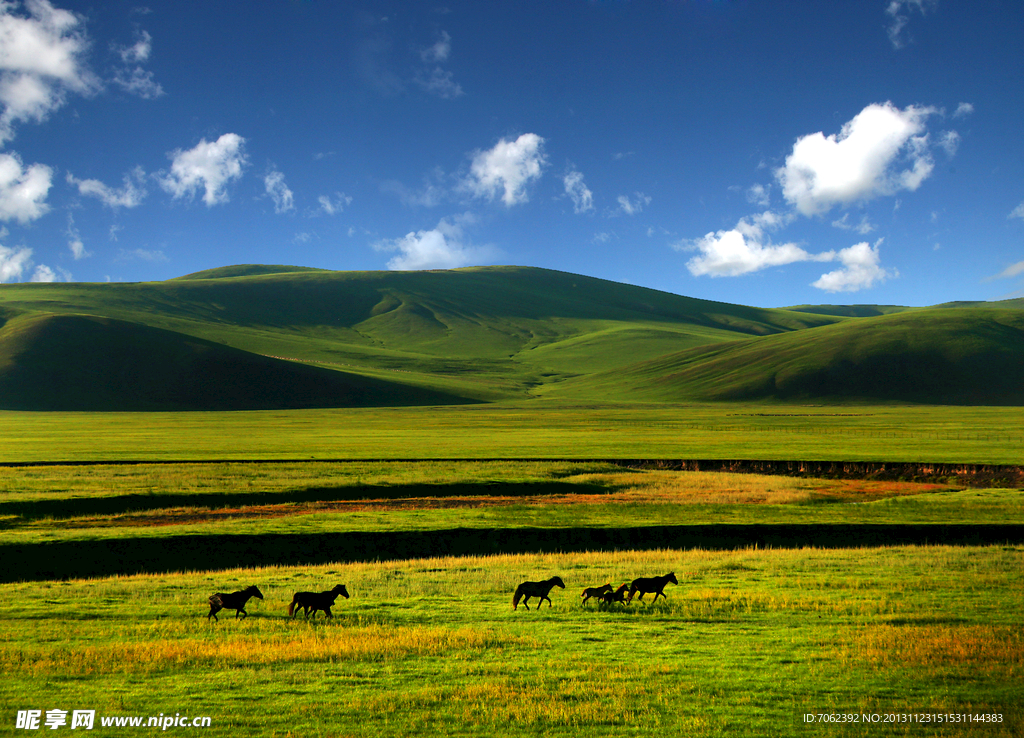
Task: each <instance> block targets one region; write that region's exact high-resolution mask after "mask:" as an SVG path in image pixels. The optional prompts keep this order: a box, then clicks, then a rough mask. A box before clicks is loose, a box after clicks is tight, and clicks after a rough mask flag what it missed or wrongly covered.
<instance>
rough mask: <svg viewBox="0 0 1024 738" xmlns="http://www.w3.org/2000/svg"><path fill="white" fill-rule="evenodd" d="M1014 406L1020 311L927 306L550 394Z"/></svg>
mask: <svg viewBox="0 0 1024 738" xmlns="http://www.w3.org/2000/svg"><path fill="white" fill-rule="evenodd" d="M598 393H604V394H605V395H606V396H609V397H610V398H618V399H622V398H624V397H632V398H634V399H649V400H661V401H680V400H784V401H815V402H918V403H930V404H979V405H1021V404H1024V312H1018V311H1007V310H992V309H979V308H973V309H969V308H965V309H963V310H942V309H931V310H922V311H915V312H907V313H898V314H895V315H887V316H881V317H877V318H872V319H863V320H851V321H847V322H844V323H840V324H836V325H830V326H822V327H820V328H813V329H809V330H805V331H799V332H795V333H788V334H783V335H775V336H766V337H764V338H757V339H749V340H745V341H734V342H729V343H721V344H717V345H714V346H704V347H700V348H695V349H691V350H688V351H683V352H679V353H676V354H671V355H667V356H664V357H660V358H658V359H654V360H651V361H647V362H641V363H638V364H635V365H633V366H631V367H627V368H625V369H620V370H617V371H616V372H615V373H614V374H597V375H594V376H591V377H588V378H585V379H581V380H578V381H577V382H575V383H572V382H569V383H566V384H565V385H564V386H562V387H560V388H558V390H557V391H553V392H552V395H553V396H566V397H571V396H573V395H582V396H591V395H594V394H598Z"/></svg>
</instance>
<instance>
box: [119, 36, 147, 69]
mask: <svg viewBox="0 0 1024 738" xmlns="http://www.w3.org/2000/svg"><path fill="white" fill-rule="evenodd" d="M135 36H136V38H135V43H134V44H132V45H131V46H114V51H116V52H117V53H118V55H119V56H120V57H121V61H123V62H124V63H125V64H139V63H141V62H144V61H146V60H148V59H149V55H150V53H151V52H152V51H153V37H152V36H150V35H149V34H148V33H147V32H146V31H138V32H137V33H136V34H135Z"/></svg>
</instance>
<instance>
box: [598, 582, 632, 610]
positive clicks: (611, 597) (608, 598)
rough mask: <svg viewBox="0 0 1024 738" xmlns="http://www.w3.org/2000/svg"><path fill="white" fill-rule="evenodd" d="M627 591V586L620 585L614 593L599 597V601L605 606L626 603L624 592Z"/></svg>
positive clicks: (606, 593)
mask: <svg viewBox="0 0 1024 738" xmlns="http://www.w3.org/2000/svg"><path fill="white" fill-rule="evenodd" d="M627 589H629V585H628V584H620V585H619V588H618V589H617V590H615V591H614V592H605V593H604V594H603V595H601V601H602V602H604V603H605V604H606V605H610V604H612V603H613V602H621V603H623V604H625V603H626V590H627Z"/></svg>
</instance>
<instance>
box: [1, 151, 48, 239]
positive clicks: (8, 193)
mask: <svg viewBox="0 0 1024 738" xmlns="http://www.w3.org/2000/svg"><path fill="white" fill-rule="evenodd" d="M52 177H53V170H51V169H50V167H48V166H46V165H44V164H33V165H32V166H30V167H28V168H27V169H26V168H24V166H23V165H22V163H21V158H20V157H19V156H18V155H17V154H0V220H5V221H9V220H16V221H18V222H19V223H29V222H31V221H33V220H36V219H37V218H40V217H42V216H43V215H45V214H46V213H47V212H48V211H49V210H50V206H49V205H47V204H46V196H47V194H48V193H49V191H50V185H51V179H52Z"/></svg>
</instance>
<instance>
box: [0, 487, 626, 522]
mask: <svg viewBox="0 0 1024 738" xmlns="http://www.w3.org/2000/svg"><path fill="white" fill-rule="evenodd" d="M615 491H616V489H615V488H613V487H608V486H605V485H600V484H587V483H578V484H577V483H573V482H559V481H551V482H547V481H544V482H516V483H511V484H508V483H495V484H488V483H466V484H447V483H445V484H400V485H387V484H381V485H359V486H345V487H308V488H305V489H295V490H281V491H279V492H198V493H195V494H155V495H138V494H134V495H119V496H114V497H70V498H64V499H49V500H30V501H16V502H0V517H2V516H5V515H17V516H19V517H21V518H23V519H35V518H74V517H82V516H89V515H122V514H124V513H130V512H144V511H149V510H166V509H169V508H179V507H200V508H223V507H231V508H239V507H256V506H262V505H287V504H302V503H306V502H351V501H357V500H398V499H409V498H443V497H481V498H488V497H530V496H534V495H600V494H610V493H612V492H615ZM0 527H2V525H0Z"/></svg>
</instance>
